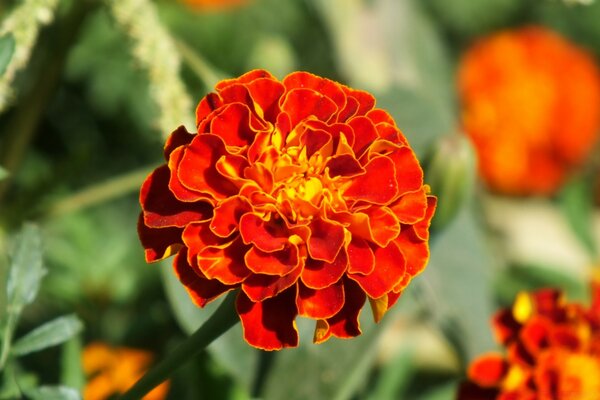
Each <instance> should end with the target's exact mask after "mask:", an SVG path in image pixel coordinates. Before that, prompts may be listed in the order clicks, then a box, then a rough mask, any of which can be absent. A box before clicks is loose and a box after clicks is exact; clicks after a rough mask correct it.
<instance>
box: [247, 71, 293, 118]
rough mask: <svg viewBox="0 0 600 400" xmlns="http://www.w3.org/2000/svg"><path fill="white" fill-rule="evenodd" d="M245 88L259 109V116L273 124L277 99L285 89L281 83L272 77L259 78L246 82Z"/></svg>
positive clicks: (277, 105) (277, 110) (275, 116)
mask: <svg viewBox="0 0 600 400" xmlns="http://www.w3.org/2000/svg"><path fill="white" fill-rule="evenodd" d="M247 88H248V91H249V92H250V96H251V97H252V100H253V101H254V103H255V107H258V108H259V109H260V111H261V112H259V117H261V118H263V119H264V120H265V121H269V122H271V123H273V124H274V123H275V122H276V119H277V114H278V113H279V99H280V97H281V96H282V95H283V93H284V91H285V88H284V86H283V84H281V83H279V82H278V81H277V80H275V79H273V78H259V79H255V80H253V81H252V82H250V83H248V84H247ZM261 113H262V115H261Z"/></svg>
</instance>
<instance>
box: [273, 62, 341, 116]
mask: <svg viewBox="0 0 600 400" xmlns="http://www.w3.org/2000/svg"><path fill="white" fill-rule="evenodd" d="M283 85H284V86H285V88H286V90H287V91H288V92H290V91H292V90H294V89H300V88H302V89H312V90H314V91H316V92H318V93H320V94H323V95H325V96H327V98H328V99H329V100H331V101H332V102H333V103H334V104H335V105H336V111H338V110H341V109H342V108H343V107H344V106H345V104H346V94H345V93H344V91H343V90H342V88H341V85H340V84H339V83H337V82H334V81H332V80H329V79H327V78H322V77H320V76H316V75H313V74H311V73H309V72H303V71H300V72H293V73H291V74H289V75H288V76H286V77H285V78H284V79H283Z"/></svg>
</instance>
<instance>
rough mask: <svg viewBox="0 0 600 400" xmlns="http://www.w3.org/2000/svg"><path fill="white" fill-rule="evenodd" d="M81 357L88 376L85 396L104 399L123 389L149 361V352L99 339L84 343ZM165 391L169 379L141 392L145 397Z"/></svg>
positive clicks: (153, 399) (156, 397)
mask: <svg viewBox="0 0 600 400" xmlns="http://www.w3.org/2000/svg"><path fill="white" fill-rule="evenodd" d="M82 358H83V360H82V362H83V370H84V372H85V374H86V376H87V377H88V379H89V380H88V383H87V385H86V386H85V389H84V392H83V398H84V399H85V400H106V399H108V398H111V396H114V395H116V394H121V393H124V392H125V391H127V389H129V388H130V387H131V386H133V384H134V383H136V382H137V381H138V379H140V378H141V377H142V375H143V374H144V373H145V372H146V370H147V369H148V367H149V366H150V363H151V362H152V355H151V354H150V353H149V352H147V351H144V350H137V349H130V348H126V347H111V346H108V345H107V344H104V343H100V342H95V343H90V344H89V345H87V346H86V347H85V349H84V351H83V356H82ZM168 391H169V381H166V382H164V383H162V384H161V385H159V386H157V387H156V388H154V389H153V390H152V391H151V392H150V393H148V394H147V395H146V396H144V400H162V399H165V398H166V397H167V392H168Z"/></svg>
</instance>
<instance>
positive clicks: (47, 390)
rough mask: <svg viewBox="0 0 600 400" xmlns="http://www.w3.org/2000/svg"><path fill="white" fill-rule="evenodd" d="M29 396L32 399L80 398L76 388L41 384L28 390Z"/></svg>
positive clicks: (60, 399)
mask: <svg viewBox="0 0 600 400" xmlns="http://www.w3.org/2000/svg"><path fill="white" fill-rule="evenodd" d="M27 398H29V399H31V400H80V399H81V395H80V394H79V392H78V391H77V390H76V389H73V388H70V387H66V386H40V387H37V388H34V389H29V390H27Z"/></svg>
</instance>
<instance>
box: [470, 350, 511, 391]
mask: <svg viewBox="0 0 600 400" xmlns="http://www.w3.org/2000/svg"><path fill="white" fill-rule="evenodd" d="M507 372H508V363H507V362H506V360H505V359H504V357H503V356H502V355H500V354H495V353H488V354H485V355H483V356H480V357H479V358H477V359H476V360H474V361H473V362H472V363H471V365H470V366H469V369H468V371H467V375H468V377H469V379H471V380H472V381H474V382H476V383H477V384H478V385H480V386H482V387H494V386H498V385H500V383H501V381H502V379H503V378H504V377H505V376H506V374H507Z"/></svg>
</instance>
